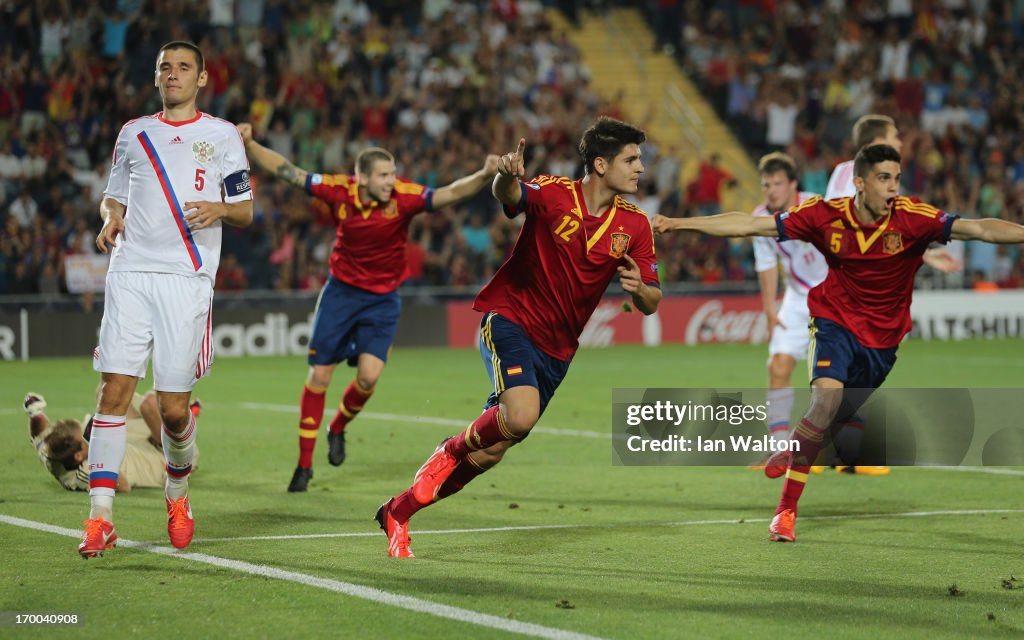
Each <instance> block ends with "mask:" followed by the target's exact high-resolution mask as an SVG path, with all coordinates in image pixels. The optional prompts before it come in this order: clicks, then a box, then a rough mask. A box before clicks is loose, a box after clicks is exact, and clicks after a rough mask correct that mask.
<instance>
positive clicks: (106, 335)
mask: <svg viewBox="0 0 1024 640" xmlns="http://www.w3.org/2000/svg"><path fill="white" fill-rule="evenodd" d="M212 311H213V286H212V285H211V283H210V281H209V280H208V279H207V278H202V277H189V276H183V275H177V274H171V273H145V272H134V271H132V272H127V271H126V272H121V271H119V272H111V273H108V274H107V286H106V296H105V299H104V306H103V322H102V323H101V324H100V344H99V347H97V349H96V351H94V352H93V362H92V367H93V369H95V370H96V371H99V372H101V373H120V374H123V375H127V376H135V377H136V378H144V377H145V376H146V367H147V365H148V364H149V356H150V354H152V356H153V388H154V389H156V390H157V391H171V392H185V391H191V390H192V387H193V386H194V385H195V383H196V381H197V380H199V379H200V378H202V377H203V376H204V375H206V373H207V372H208V371H209V370H210V365H211V364H213V341H212V340H211V328H212V327H211V324H210V323H211V321H212Z"/></svg>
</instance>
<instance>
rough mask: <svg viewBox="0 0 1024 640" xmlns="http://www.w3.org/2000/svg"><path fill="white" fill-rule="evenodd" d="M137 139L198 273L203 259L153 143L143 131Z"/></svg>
mask: <svg viewBox="0 0 1024 640" xmlns="http://www.w3.org/2000/svg"><path fill="white" fill-rule="evenodd" d="M137 137H138V139H139V142H140V143H141V144H142V149H143V150H144V151H145V152H146V156H147V157H148V158H149V162H150V164H152V165H153V170H154V171H156V177H157V180H158V181H159V182H160V188H161V189H163V192H164V198H166V199H167V204H168V206H169V207H170V209H171V215H173V216H174V222H175V223H176V224H177V225H178V232H179V233H180V234H181V239H182V242H184V243H185V250H186V251H188V257H189V258H190V259H191V260H192V267H193V268H194V269H195V270H196V271H199V269H200V268H201V267H202V266H203V257H202V256H201V255H200V254H199V247H197V246H196V241H195V239H193V238H192V231H191V230H190V229H189V228H188V224H187V223H186V222H185V212H184V211H182V209H181V205H180V204H178V196H177V195H176V194H175V193H174V186H173V185H172V184H171V179H170V177H168V175H167V170H166V169H165V168H164V163H163V161H162V160H160V156H159V155H157V152H156V148H155V147H153V142H152V141H151V140H150V139H149V136H148V135H147V134H146V132H145V131H141V132H139V135H138V136H137Z"/></svg>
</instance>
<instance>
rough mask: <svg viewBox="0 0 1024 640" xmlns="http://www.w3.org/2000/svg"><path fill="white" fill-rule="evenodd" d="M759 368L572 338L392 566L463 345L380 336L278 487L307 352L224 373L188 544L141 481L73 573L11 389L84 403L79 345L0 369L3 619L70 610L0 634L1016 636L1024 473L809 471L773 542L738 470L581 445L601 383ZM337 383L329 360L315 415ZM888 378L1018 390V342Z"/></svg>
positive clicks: (592, 442)
mask: <svg viewBox="0 0 1024 640" xmlns="http://www.w3.org/2000/svg"><path fill="white" fill-rule="evenodd" d="M765 357H766V350H765V348H764V347H752V346H739V345H720V346H702V347H690V348H687V347H675V346H674V347H662V348H658V349H645V348H639V347H636V348H633V347H616V348H610V349H596V350H585V351H582V352H580V354H579V355H578V356H577V359H576V361H575V362H574V364H573V366H572V369H571V370H570V372H569V376H568V377H567V379H566V381H565V382H564V383H563V385H562V387H561V389H560V390H559V392H558V394H557V395H556V396H555V399H554V401H553V402H552V404H551V406H550V407H549V409H548V412H547V413H546V414H545V416H544V418H543V419H542V421H541V423H540V426H543V427H546V429H545V430H543V431H540V430H539V431H538V432H537V433H534V434H533V435H531V436H530V438H529V439H528V440H527V441H526V442H524V443H523V444H522V445H520V446H517V447H516V448H515V449H513V450H512V451H511V452H510V453H509V455H508V456H507V457H506V459H505V461H504V462H503V463H502V464H501V465H499V466H498V467H497V468H496V469H494V470H493V471H492V472H489V473H488V474H486V475H484V476H482V477H481V478H479V479H478V480H477V481H475V482H474V483H473V484H471V485H469V487H467V489H466V490H465V491H463V492H462V493H461V494H459V495H458V496H456V497H454V498H453V499H450V500H446V501H443V502H442V503H439V504H438V505H435V506H433V507H431V508H428V509H425V510H423V511H421V512H420V513H419V514H418V515H417V516H416V517H415V518H414V519H413V521H412V536H413V544H412V547H413V550H414V551H415V552H416V554H417V556H418V557H417V558H416V559H415V560H412V561H396V560H393V559H390V558H387V557H386V555H385V548H386V544H385V538H384V536H383V534H382V533H381V532H379V531H378V530H376V525H375V523H373V522H372V521H371V517H372V515H373V513H374V511H375V510H376V508H377V506H378V505H379V504H380V503H381V501H383V500H384V499H386V498H387V497H388V496H390V495H393V494H395V493H397V492H399V491H401V490H403V489H404V488H405V487H406V486H408V484H409V482H410V481H411V478H412V474H413V473H414V471H415V470H416V468H417V467H418V466H419V464H420V463H421V462H422V461H423V460H424V459H425V457H426V456H427V455H428V454H429V452H430V451H431V450H432V449H433V447H434V446H435V445H436V444H437V442H438V441H439V440H440V438H442V437H444V436H446V435H450V434H452V433H454V432H455V431H457V430H458V429H459V425H462V424H468V422H469V421H470V420H472V419H473V418H474V417H475V416H476V415H477V414H478V413H479V409H480V406H481V404H482V402H483V400H484V398H485V397H486V395H487V392H488V383H487V379H486V376H485V374H484V372H483V367H482V365H481V363H480V360H479V356H478V355H477V354H476V353H475V352H473V351H453V350H447V349H436V350H434V349H397V350H396V351H395V352H394V353H393V355H392V358H391V361H390V362H389V366H388V369H387V370H386V371H385V374H384V377H383V378H382V380H381V383H380V385H379V387H378V391H377V393H376V395H375V396H374V397H373V399H372V400H371V402H370V403H369V404H368V406H367V408H366V415H364V416H361V417H360V418H358V419H357V420H356V421H355V422H354V423H352V425H351V426H350V428H349V429H350V430H349V438H348V444H349V447H348V449H349V457H348V460H347V461H346V462H345V464H344V465H343V466H342V467H340V468H334V467H331V466H329V465H328V464H327V463H326V450H327V447H326V442H325V439H324V438H321V441H320V442H319V443H318V448H317V451H316V454H315V458H314V460H315V463H314V465H315V477H314V479H313V481H312V483H311V485H310V491H309V492H308V493H307V494H298V495H296V494H288V493H286V492H285V487H286V486H287V484H288V480H289V478H290V477H291V472H292V469H293V468H294V466H295V459H296V456H297V446H296V440H297V425H296V421H297V410H296V403H297V399H298V396H299V391H300V389H301V385H302V380H303V376H304V375H305V368H306V367H305V363H304V362H303V361H302V360H301V359H296V358H265V359H260V358H250V359H244V360H228V359H221V360H219V361H218V362H217V363H216V364H215V366H214V369H213V375H212V377H210V378H208V379H206V380H204V381H202V382H201V383H200V384H199V385H198V387H197V389H196V395H197V396H199V397H201V398H202V399H203V401H204V411H203V415H202V416H201V418H200V426H199V429H200V430H199V443H200V447H201V449H202V452H203V457H202V461H201V468H200V469H199V470H198V471H197V472H196V474H195V475H194V476H193V478H192V502H193V509H194V512H195V515H196V519H197V532H196V539H195V541H194V542H193V544H192V545H191V546H190V547H189V549H188V550H187V551H188V552H190V553H181V552H172V551H169V549H170V545H169V544H168V543H167V540H166V530H165V524H164V521H165V514H164V508H163V501H162V497H161V491H160V490H158V489H144V490H136V491H134V492H132V493H131V494H128V495H120V496H118V497H117V499H116V500H115V522H116V523H117V529H118V532H119V534H120V535H121V536H122V538H124V539H127V540H130V541H134V542H137V543H138V544H137V545H136V546H130V547H127V546H126V547H121V548H117V549H114V550H112V551H110V552H108V553H107V555H106V557H104V558H102V559H94V560H90V561H87V562H84V561H82V560H81V559H79V557H78V555H77V553H76V552H75V545H76V543H77V541H76V539H75V538H72V537H70V536H69V535H67V534H71V533H73V532H74V531H77V530H78V528H79V527H80V522H81V521H82V520H83V519H84V518H85V517H86V515H87V505H88V498H87V497H86V495H85V494H84V493H68V492H65V491H63V490H62V489H61V488H60V487H59V486H58V485H57V483H56V482H55V481H54V480H53V479H52V478H51V477H50V476H49V475H48V474H47V473H46V472H45V470H44V469H43V468H42V467H41V465H40V464H39V463H38V461H37V460H36V459H35V456H34V453H33V452H32V450H31V447H30V445H29V443H28V438H27V431H28V429H27V420H26V419H25V418H24V414H23V413H22V411H21V409H20V403H21V398H22V395H23V394H24V392H26V391H29V390H32V391H38V392H40V393H43V394H44V395H45V396H46V398H47V400H48V402H49V409H48V414H49V415H50V416H51V417H52V418H57V417H64V416H72V417H78V416H80V415H81V414H83V413H85V412H86V411H90V410H91V407H92V405H93V392H94V389H95V385H96V382H97V376H96V375H95V374H94V373H93V372H92V370H91V366H90V364H91V363H90V361H89V360H88V359H87V358H82V359H77V360H46V361H35V362H29V363H18V364H11V363H5V364H0V381H2V384H0V422H2V423H3V427H2V428H0V452H2V453H0V461H2V465H0V518H5V519H3V520H0V551H2V552H3V556H4V559H3V561H2V563H0V578H2V579H0V611H7V612H22V613H28V612H65V613H67V612H77V613H78V614H79V615H81V616H83V619H84V622H83V623H82V624H81V625H80V626H76V627H65V628H59V629H58V628H55V627H32V628H28V627H22V628H16V629H12V628H5V629H2V630H0V635H5V636H7V635H8V633H9V632H12V631H13V632H14V633H15V634H17V635H19V636H22V635H23V636H39V637H58V636H59V637H86V636H91V637H95V635H96V633H102V634H105V635H109V636H110V637H113V638H123V637H139V636H143V635H147V636H148V635H166V634H169V633H181V632H183V631H184V632H186V633H188V634H189V635H193V636H195V637H213V636H221V637H237V636H243V635H245V636H250V637H267V638H271V637H273V638H281V637H323V636H330V637H355V636H356V635H357V634H358V635H359V636H361V637H395V638H398V637H430V638H442V637H483V636H487V637H506V636H507V637H512V636H513V635H521V634H526V635H533V636H537V637H572V634H585V635H589V636H598V637H606V638H636V637H690V636H704V637H737V636H744V635H756V636H758V637H773V636H779V637H783V636H788V635H790V634H793V633H798V634H800V635H808V634H810V635H821V636H822V637H828V638H862V637H921V638H928V639H929V640H934V639H936V638H964V637H979V638H984V637H1011V636H1012V637H1019V635H1020V634H1021V632H1022V631H1024V608H1022V607H1024V590H1021V589H1018V588H1017V587H1018V586H1021V585H1022V584H1024V583H1021V582H1020V581H1018V580H1015V579H1012V578H1018V577H1021V578H1024V561H1022V560H1021V554H1020V539H1019V538H1018V535H1019V532H1020V531H1021V529H1022V524H1024V511H1021V510H1024V505H1022V504H1021V500H1020V495H1021V484H1022V482H1024V477H1022V475H1021V473H1020V472H1017V473H1016V474H1014V475H1011V474H993V473H983V472H980V471H950V470H940V469H924V468H898V469H895V470H894V471H893V474H892V475H891V476H889V477H886V478H868V477H847V476H837V475H835V474H833V473H826V474H824V475H822V476H812V477H811V479H810V482H809V486H808V489H807V491H806V492H805V494H804V499H803V500H802V501H801V511H800V519H799V520H798V523H797V535H798V540H799V541H798V542H797V543H796V544H792V545H784V544H773V543H769V542H768V540H767V535H766V528H767V521H768V519H769V518H770V516H771V514H772V510H773V508H774V506H775V503H776V501H777V500H778V493H779V490H780V485H779V484H778V483H777V482H772V481H768V480H766V479H765V478H764V477H763V476H762V475H761V474H760V473H757V472H752V471H747V470H745V469H738V468H723V467H719V468H712V467H700V468H656V467H644V468H626V467H613V466H612V465H611V455H610V454H611V450H610V445H609V442H608V440H607V439H606V438H601V437H594V434H593V433H592V432H600V433H608V432H609V431H610V425H609V414H610V402H611V391H610V389H611V388H612V387H707V386H722V387H758V386H761V385H763V384H764V379H765V371H764V362H765ZM348 379H349V372H347V371H345V370H342V369H339V370H338V372H337V375H336V378H335V381H334V383H333V385H332V389H331V392H330V399H329V401H328V406H329V407H331V406H332V405H334V404H335V403H337V402H338V401H339V400H340V395H341V392H342V390H343V389H344V386H345V384H347V382H348ZM145 385H146V383H145V382H143V384H142V385H141V386H140V388H145ZM887 386H902V387H951V386H964V387H1009V388H1016V387H1024V345H1022V344H1021V343H1020V342H1018V341H984V342H982V341H979V342H963V343H921V342H911V343H908V344H906V345H905V346H904V347H903V348H902V349H901V350H900V360H899V362H898V363H897V365H896V368H895V370H894V372H893V374H892V375H891V376H890V379H889V381H888V382H887ZM331 415H333V414H332V410H331V409H328V411H327V416H326V419H325V425H326V422H327V421H328V420H329V419H330V417H331ZM574 432H576V433H577V434H578V435H574ZM967 511H973V513H965V512H967ZM12 518H19V519H23V520H24V521H27V522H28V523H44V524H45V525H51V526H52V527H55V529H52V530H40V528H39V526H38V525H35V524H30V525H29V526H31V527H36V528H26V526H18V525H15V524H12V522H14V521H13V520H12ZM62 534H64V535H62ZM362 588H369V589H365V590H361V589H362ZM372 589H376V590H377V591H373V590H372ZM353 594H356V595H353ZM359 596H361V597H359ZM409 597H411V598H412V599H409ZM403 598H404V599H403ZM413 599H414V600H413ZM410 607H411V608H410ZM445 607H448V608H445ZM417 608H418V609H417ZM413 609H417V610H413ZM446 614H450V615H449V617H440V616H441V615H446ZM453 618H455V619H453ZM502 622H504V626H501V625H500V624H497V623H502ZM496 627H497V628H496Z"/></svg>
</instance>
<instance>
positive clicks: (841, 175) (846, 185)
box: [825, 113, 963, 476]
mask: <svg viewBox="0 0 1024 640" xmlns="http://www.w3.org/2000/svg"><path fill="white" fill-rule="evenodd" d="M853 144H854V146H855V147H856V148H857V149H862V148H863V147H866V146H868V145H873V144H887V145H889V146H890V147H892V148H893V149H896V151H900V150H901V149H902V148H903V141H902V140H901V139H900V132H899V128H898V127H897V126H896V121H895V120H893V119H892V118H890V117H889V116H884V115H880V114H874V113H870V114H868V115H865V116H861V117H860V118H858V119H857V122H855V123H854V124H853ZM855 195H857V188H856V187H854V186H853V160H847V161H846V162H841V163H839V164H838V165H836V168H835V169H833V170H832V175H831V176H829V179H828V187H827V188H826V190H825V199H826V200H832V199H834V198H847V197H851V196H855ZM924 263H925V264H926V265H928V266H929V267H932V268H933V269H937V270H939V271H941V272H943V273H952V272H954V271H959V270H961V269H962V268H963V264H961V262H960V261H959V260H957V259H956V258H955V257H954V256H953V254H951V253H950V252H949V251H947V250H946V249H928V250H927V251H925V253H924ZM863 432H864V425H863V424H862V423H860V422H859V421H856V422H853V423H851V424H850V425H848V427H847V428H846V429H844V430H843V431H842V432H841V433H840V434H839V435H838V436H837V438H836V445H837V446H842V447H843V448H844V449H846V450H847V451H857V450H859V449H860V440H861V437H862V436H863ZM836 469H837V470H839V471H840V472H845V473H858V474H862V475H876V476H878V475H887V474H888V473H889V468H888V467H881V466H860V465H851V466H843V465H839V466H837V467H836Z"/></svg>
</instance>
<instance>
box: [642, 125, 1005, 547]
mask: <svg viewBox="0 0 1024 640" xmlns="http://www.w3.org/2000/svg"><path fill="white" fill-rule="evenodd" d="M854 183H855V185H856V187H857V195H856V196H853V197H846V198H836V199H834V200H822V199H821V198H817V197H815V198H811V199H809V200H806V201H804V202H803V203H801V204H799V205H797V206H796V207H793V208H791V209H789V210H787V211H782V212H778V213H776V214H775V215H774V216H770V217H768V216H761V217H752V216H749V215H747V214H745V213H738V212H733V213H723V214H721V215H717V216H711V217H708V218H681V219H669V218H665V217H663V216H657V217H655V220H654V229H655V231H657V232H658V233H663V232H666V231H673V230H687V231H701V232H704V233H707V234H710V235H716V236H731V237H742V236H769V237H778V238H779V239H780V240H790V239H798V240H804V241H806V242H810V243H811V244H813V245H814V246H816V247H817V248H818V250H819V251H821V253H822V255H824V256H825V259H826V261H827V262H828V266H829V270H828V276H827V277H826V278H825V280H824V281H823V282H822V283H821V284H819V285H818V286H817V287H815V288H813V289H812V290H811V292H810V295H809V296H808V307H809V308H810V312H811V318H812V321H811V351H812V353H811V355H810V360H811V371H812V373H811V406H810V407H809V408H808V409H807V412H806V413H805V414H804V417H803V419H802V420H801V421H800V424H799V426H797V428H796V430H795V431H794V432H793V435H792V440H793V441H794V442H793V443H792V445H793V453H790V452H781V451H780V452H778V453H776V454H775V455H774V456H772V459H771V460H769V462H768V466H767V467H766V468H765V473H766V474H768V475H770V476H772V477H778V476H780V475H782V474H783V473H785V475H786V481H785V483H784V484H783V488H782V499H781V500H780V501H779V505H778V508H777V509H776V510H775V516H774V518H773V519H772V522H771V525H770V526H769V528H768V533H769V537H770V538H771V539H772V540H776V541H779V542H793V541H794V540H796V534H795V533H794V528H795V524H796V512H797V501H798V500H799V499H800V494H801V493H802V492H803V489H804V484H805V483H806V482H807V472H808V470H809V469H810V466H809V465H811V464H813V463H814V461H815V458H816V457H817V455H818V453H819V452H820V451H821V450H822V448H824V446H825V444H826V443H825V433H826V430H827V429H828V428H829V427H830V426H831V425H832V424H833V423H836V422H841V421H842V420H843V419H844V417H846V416H848V414H849V413H850V412H852V410H855V409H856V405H857V403H858V402H863V400H865V399H866V397H867V395H868V394H869V393H870V391H871V390H872V389H876V388H877V387H879V386H880V385H881V384H882V382H883V381H884V380H885V378H886V376H887V375H888V374H889V371H890V370H891V369H892V366H893V364H895V362H896V350H897V349H898V348H899V344H900V341H901V340H902V339H903V337H904V336H905V335H906V334H907V332H909V331H910V326H911V325H910V301H911V296H912V294H913V289H914V274H915V273H916V272H917V270H918V268H920V266H921V264H922V261H923V255H924V252H925V251H926V250H927V248H928V245H929V244H930V243H932V242H940V243H943V244H944V243H946V242H948V241H949V239H950V238H954V239H957V240H981V241H984V242H993V243H999V244H1014V243H1021V242H1024V226H1021V225H1018V224H1014V223H1012V222H1007V221H1005V220H998V219H985V220H969V219H964V218H960V217H959V216H956V215H952V214H949V213H946V212H944V211H941V210H939V209H936V208H935V207H933V206H931V205H929V204H925V203H923V202H921V201H919V200H917V199H916V198H907V197H902V196H899V195H898V193H899V183H900V154H899V152H898V151H896V149H894V148H893V147H891V146H889V145H886V144H876V145H870V146H867V147H864V148H863V149H861V150H860V151H859V152H858V153H857V157H856V159H855V160H854ZM844 389H849V390H855V389H856V390H862V391H861V392H859V393H846V394H844ZM854 396H859V397H854Z"/></svg>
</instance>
